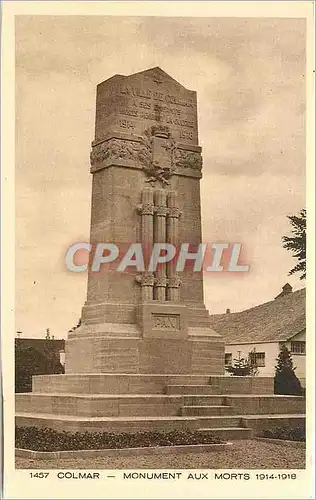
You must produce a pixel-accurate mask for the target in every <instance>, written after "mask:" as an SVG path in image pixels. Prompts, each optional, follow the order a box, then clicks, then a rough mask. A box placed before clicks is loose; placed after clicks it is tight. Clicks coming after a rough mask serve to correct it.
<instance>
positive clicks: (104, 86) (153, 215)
mask: <svg viewBox="0 0 316 500" xmlns="http://www.w3.org/2000/svg"><path fill="white" fill-rule="evenodd" d="M90 160H91V174H92V202H91V234H90V243H91V244H92V247H93V248H95V247H96V245H97V244H99V243H101V244H102V243H114V244H115V245H117V247H118V248H119V254H118V259H117V260H116V261H115V262H111V263H110V264H109V265H107V264H101V267H100V271H99V272H94V270H93V266H91V265H90V264H89V268H88V286H87V300H86V302H85V304H84V306H83V309H82V316H81V326H80V327H79V328H77V329H76V330H75V331H73V332H71V333H69V336H68V340H67V343H66V373H69V374H76V373H93V374H96V373H116V374H122V373H124V374H126V373H141V374H162V373H164V374H175V373H179V374H180V373H181V374H191V373H195V374H198V373H202V374H203V373H210V370H211V371H212V372H213V374H215V373H219V374H220V373H223V367H224V361H223V359H224V344H223V342H222V340H221V338H220V336H219V335H218V334H217V333H216V332H214V331H213V330H212V329H211V328H210V322H209V314H208V311H207V309H206V308H205V305H204V297H203V274H202V272H201V273H196V272H192V270H191V269H190V267H189V266H187V267H185V269H184V271H182V272H179V273H176V272H175V263H173V262H171V263H168V264H158V268H157V270H156V272H154V273H153V272H149V270H148V260H149V255H150V254H151V250H152V245H153V244H154V243H168V242H169V243H171V244H173V245H176V246H177V245H179V243H181V242H187V243H189V244H191V245H192V246H194V247H195V246H197V245H199V244H200V243H201V241H202V235H201V207H200V180H201V178H202V156H201V147H200V146H199V139H198V124H197V96H196V92H194V91H192V90H189V89H186V88H185V87H184V86H183V85H181V84H180V83H179V82H177V81H176V80H175V79H174V78H172V77H171V76H169V75H167V74H166V73H165V72H164V71H163V70H161V69H160V68H151V69H149V70H146V71H142V72H140V73H135V74H133V75H127V76H124V75H114V76H113V77H111V78H109V79H108V80H106V81H104V82H102V83H100V84H99V85H98V86H97V93H96V116H95V136H94V140H93V141H92V151H91V156H90ZM137 208H138V209H137ZM180 213H181V217H180ZM139 243H141V244H142V248H143V253H144V260H145V267H146V270H145V271H144V272H136V271H135V266H128V267H127V269H125V270H124V271H122V272H119V271H118V266H119V263H120V261H121V259H122V258H123V256H124V255H125V250H127V249H128V248H130V245H131V244H136V245H139ZM90 260H91V262H92V261H93V252H92V255H91V259H90ZM135 278H136V279H135ZM179 278H180V279H181V286H180V279H179ZM180 292H181V293H180Z"/></svg>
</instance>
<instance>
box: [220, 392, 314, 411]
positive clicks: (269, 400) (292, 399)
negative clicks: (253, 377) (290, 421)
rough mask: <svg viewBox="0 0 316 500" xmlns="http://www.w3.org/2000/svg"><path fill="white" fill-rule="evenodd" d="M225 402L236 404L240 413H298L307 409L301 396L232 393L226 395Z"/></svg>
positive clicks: (235, 406)
mask: <svg viewBox="0 0 316 500" xmlns="http://www.w3.org/2000/svg"><path fill="white" fill-rule="evenodd" d="M225 404H228V405H232V406H234V408H235V409H236V413H237V414H238V415H260V414H273V413H275V414H278V413H279V414H285V413H289V414H297V413H305V411H306V401H305V399H304V398H303V397H301V396H281V395H276V394H272V395H256V394H251V395H233V394H232V395H230V396H226V397H225Z"/></svg>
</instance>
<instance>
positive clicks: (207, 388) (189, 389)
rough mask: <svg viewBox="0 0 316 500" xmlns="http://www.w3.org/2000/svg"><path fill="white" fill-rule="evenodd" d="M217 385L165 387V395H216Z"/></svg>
mask: <svg viewBox="0 0 316 500" xmlns="http://www.w3.org/2000/svg"><path fill="white" fill-rule="evenodd" d="M218 391H219V388H218V386H217V385H182V384H181V385H166V387H165V394H183V395H186V396H187V395H188V396H189V395H204V394H218Z"/></svg>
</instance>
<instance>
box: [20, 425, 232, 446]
mask: <svg viewBox="0 0 316 500" xmlns="http://www.w3.org/2000/svg"><path fill="white" fill-rule="evenodd" d="M223 442H224V441H222V440H220V439H219V438H217V437H214V436H212V435H211V434H210V433H209V432H206V431H205V432H203V431H202V432H197V431H195V432H190V431H171V432H154V431H151V432H135V433H133V434H129V433H127V432H123V433H114V432H92V433H91V432H75V433H70V432H65V431H63V432H57V431H55V430H53V429H49V428H45V429H38V428H37V427H16V429H15V446H16V447H17V448H22V449H28V450H35V451H69V450H101V449H108V448H118V449H121V448H137V447H148V446H174V445H186V444H187V445H188V444H220V443H223Z"/></svg>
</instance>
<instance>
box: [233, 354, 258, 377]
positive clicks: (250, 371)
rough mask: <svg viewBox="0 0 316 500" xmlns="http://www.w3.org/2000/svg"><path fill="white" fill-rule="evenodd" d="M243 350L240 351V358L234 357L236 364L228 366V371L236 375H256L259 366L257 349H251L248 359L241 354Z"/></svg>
mask: <svg viewBox="0 0 316 500" xmlns="http://www.w3.org/2000/svg"><path fill="white" fill-rule="evenodd" d="M240 354H241V352H240V351H238V359H234V364H233V365H231V366H226V368H225V369H226V371H227V372H228V373H231V374H232V375H235V376H236V377H237V376H238V377H244V376H247V375H248V376H249V375H250V376H255V375H257V374H258V368H257V364H256V360H255V350H253V351H251V352H250V353H249V355H248V359H245V358H242V357H241V356H240Z"/></svg>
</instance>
